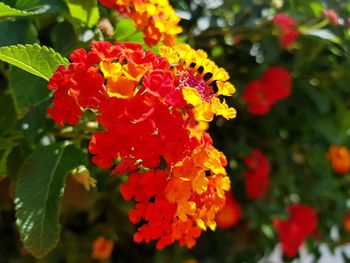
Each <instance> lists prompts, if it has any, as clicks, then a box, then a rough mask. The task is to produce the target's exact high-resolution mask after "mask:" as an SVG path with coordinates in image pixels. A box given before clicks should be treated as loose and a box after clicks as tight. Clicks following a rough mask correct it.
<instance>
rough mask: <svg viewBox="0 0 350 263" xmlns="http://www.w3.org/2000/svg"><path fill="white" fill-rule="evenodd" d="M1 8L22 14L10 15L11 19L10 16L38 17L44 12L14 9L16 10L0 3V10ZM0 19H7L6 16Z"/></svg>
mask: <svg viewBox="0 0 350 263" xmlns="http://www.w3.org/2000/svg"><path fill="white" fill-rule="evenodd" d="M1 6H5V7H7V8H9V9H11V10H13V12H18V13H20V14H22V15H10V16H9V17H11V16H31V15H38V14H42V13H44V11H24V10H20V9H16V8H13V7H12V6H9V5H6V4H5V3H0V8H1ZM0 11H1V10H0ZM1 17H7V16H5V15H3V16H2V15H0V18H1Z"/></svg>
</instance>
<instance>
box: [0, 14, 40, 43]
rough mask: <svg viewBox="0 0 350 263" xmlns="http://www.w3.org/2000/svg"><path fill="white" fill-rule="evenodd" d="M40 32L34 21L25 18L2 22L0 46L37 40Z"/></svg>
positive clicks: (0, 26) (0, 23)
mask: <svg viewBox="0 0 350 263" xmlns="http://www.w3.org/2000/svg"><path fill="white" fill-rule="evenodd" d="M37 37H38V32H37V31H36V29H35V27H34V25H33V23H31V22H30V21H29V20H28V19H26V18H23V19H20V20H15V21H7V20H6V21H2V22H0V47H3V46H9V45H16V44H29V43H35V42H37Z"/></svg>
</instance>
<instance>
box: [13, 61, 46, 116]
mask: <svg viewBox="0 0 350 263" xmlns="http://www.w3.org/2000/svg"><path fill="white" fill-rule="evenodd" d="M9 79H10V92H11V95H12V97H13V100H14V104H15V108H16V112H17V116H18V117H19V118H21V117H23V116H24V115H25V114H26V113H27V112H28V110H30V109H31V108H32V107H35V106H37V105H39V104H40V103H42V102H44V101H46V100H47V99H48V98H49V95H50V92H49V90H48V88H47V82H46V81H45V80H43V79H41V78H38V77H36V76H34V75H32V74H29V73H27V72H25V71H23V70H21V69H19V68H17V67H11V69H10V75H9Z"/></svg>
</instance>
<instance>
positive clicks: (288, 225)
mask: <svg viewBox="0 0 350 263" xmlns="http://www.w3.org/2000/svg"><path fill="white" fill-rule="evenodd" d="M288 213H289V215H290V216H289V219H286V220H281V219H275V220H274V222H273V224H274V226H275V228H276V229H277V231H278V233H279V239H280V242H281V243H282V250H283V252H284V254H285V255H286V256H288V257H294V256H295V255H296V254H297V253H298V250H299V247H300V246H301V245H302V243H303V242H304V240H305V239H306V238H308V237H309V236H311V235H312V234H313V233H314V232H315V230H316V228H317V225H318V220H317V217H316V214H315V211H314V210H313V208H312V207H310V206H308V205H305V204H293V205H290V206H289V207H288Z"/></svg>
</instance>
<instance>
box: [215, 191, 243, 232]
mask: <svg viewBox="0 0 350 263" xmlns="http://www.w3.org/2000/svg"><path fill="white" fill-rule="evenodd" d="M240 217H241V207H240V205H239V204H238V203H237V201H236V200H235V199H234V198H233V196H232V193H231V192H226V203H225V206H224V207H223V208H222V209H221V210H220V211H219V212H218V213H217V214H216V217H215V221H216V224H217V226H218V227H219V228H221V229H228V228H231V227H233V226H234V225H236V224H237V223H238V221H239V219H240Z"/></svg>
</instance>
